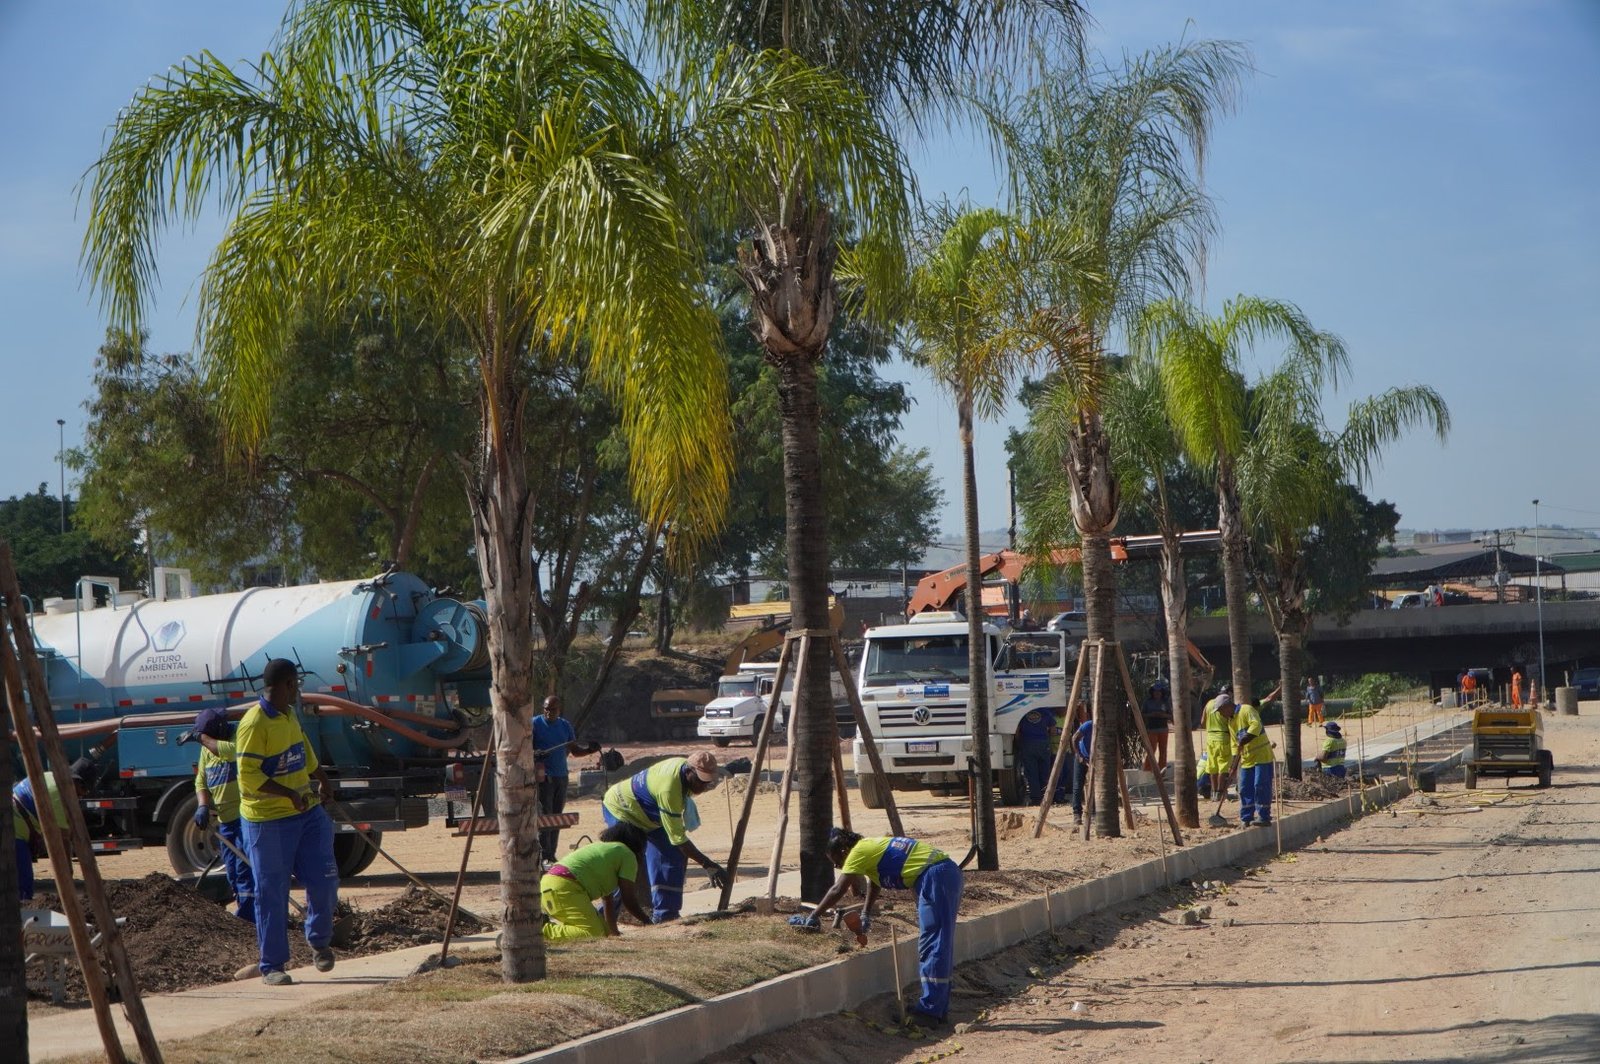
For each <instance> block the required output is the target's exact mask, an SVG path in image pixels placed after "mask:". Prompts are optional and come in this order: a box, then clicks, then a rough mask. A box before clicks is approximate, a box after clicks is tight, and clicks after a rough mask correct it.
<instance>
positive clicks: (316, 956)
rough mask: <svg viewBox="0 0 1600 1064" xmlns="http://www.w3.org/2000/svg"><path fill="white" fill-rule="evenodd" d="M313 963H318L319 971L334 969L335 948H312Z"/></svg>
mask: <svg viewBox="0 0 1600 1064" xmlns="http://www.w3.org/2000/svg"><path fill="white" fill-rule="evenodd" d="M311 963H312V964H314V965H316V968H317V971H319V972H331V971H333V950H332V949H331V948H330V947H328V946H323V947H322V948H321V949H314V950H312V951H311Z"/></svg>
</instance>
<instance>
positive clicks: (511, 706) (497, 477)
mask: <svg viewBox="0 0 1600 1064" xmlns="http://www.w3.org/2000/svg"><path fill="white" fill-rule="evenodd" d="M491 387H492V388H493V391H492V392H491V393H490V394H488V395H486V397H485V405H486V407H487V408H488V409H487V410H486V416H485V417H484V419H483V424H484V434H483V442H482V445H481V449H480V453H479V456H478V468H477V470H476V471H475V476H474V477H473V479H474V480H475V481H476V483H473V484H469V485H468V491H467V497H468V501H469V503H470V506H471V509H472V525H473V537H474V539H475V541H476V543H477V548H478V571H479V574H480V575H481V577H482V579H483V596H484V601H485V604H486V606H487V610H486V612H487V614H488V622H489V626H488V627H489V633H488V634H489V671H490V676H491V682H490V688H489V696H490V704H491V705H492V706H493V708H494V716H495V721H496V722H497V723H498V724H499V728H498V729H497V732H498V740H497V743H496V746H495V755H496V757H495V793H496V800H497V802H498V817H499V820H500V919H501V923H502V924H503V927H504V933H503V937H502V940H501V950H500V972H501V975H502V977H503V978H504V979H505V981H506V982H508V983H527V982H532V981H534V980H536V979H543V978H544V975H545V954H544V939H543V938H542V937H541V935H540V933H539V926H540V922H539V916H540V906H539V857H540V854H539V828H538V824H539V796H538V790H539V789H538V787H537V786H536V785H535V777H534V762H533V717H532V715H533V708H532V707H533V700H534V690H533V675H534V661H533V587H534V567H533V514H534V502H535V500H534V497H533V493H532V492H531V491H530V490H529V489H528V477H527V469H526V459H525V456H524V446H523V444H524V441H523V405H524V400H525V398H526V394H525V392H524V389H523V388H522V386H521V385H519V384H517V383H515V382H513V381H511V380H506V379H503V378H502V379H501V380H498V381H495V382H494V383H493V384H492V386H491Z"/></svg>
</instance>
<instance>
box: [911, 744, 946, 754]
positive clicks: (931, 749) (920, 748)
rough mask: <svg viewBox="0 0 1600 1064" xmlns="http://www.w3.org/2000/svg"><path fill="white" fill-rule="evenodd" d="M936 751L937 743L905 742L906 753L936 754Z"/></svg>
mask: <svg viewBox="0 0 1600 1064" xmlns="http://www.w3.org/2000/svg"><path fill="white" fill-rule="evenodd" d="M938 752H939V744H938V743H906V753H908V754H937V753H938Z"/></svg>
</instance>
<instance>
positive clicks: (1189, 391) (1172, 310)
mask: <svg viewBox="0 0 1600 1064" xmlns="http://www.w3.org/2000/svg"><path fill="white" fill-rule="evenodd" d="M1269 340H1282V341H1284V342H1285V343H1286V344H1287V355H1286V359H1285V362H1284V365H1283V372H1284V373H1286V374H1289V375H1291V376H1292V377H1293V378H1294V380H1295V381H1296V382H1297V387H1303V388H1306V389H1311V390H1314V391H1315V390H1320V389H1321V388H1322V387H1324V386H1325V385H1328V384H1333V383H1336V382H1337V379H1338V375H1339V374H1340V372H1342V371H1343V370H1344V369H1345V368H1346V366H1347V364H1348V359H1347V356H1346V354H1345V349H1344V344H1343V342H1342V341H1341V340H1340V339H1339V338H1338V337H1337V336H1334V335H1332V334H1330V333H1323V332H1318V331H1317V330H1316V329H1315V328H1313V327H1312V325H1311V323H1310V322H1309V321H1307V320H1306V316H1305V315H1304V314H1303V313H1302V312H1301V311H1300V308H1298V307H1296V306H1294V305H1293V304H1291V303H1283V302H1278V301H1276V300H1270V299H1262V298H1259V297H1255V296H1238V297H1237V298H1235V299H1232V300H1229V301H1228V302H1226V303H1224V304H1223V307H1222V314H1221V315H1220V316H1218V317H1215V318H1209V317H1206V316H1205V315H1204V314H1203V313H1201V312H1200V311H1199V310H1197V309H1196V308H1195V307H1193V306H1191V305H1190V304H1188V303H1184V302H1181V301H1178V300H1165V301H1162V302H1160V303H1156V304H1154V305H1152V306H1151V307H1150V308H1149V309H1148V310H1146V311H1145V313H1144V315H1143V316H1142V317H1141V319H1140V323H1139V327H1138V331H1137V338H1136V342H1137V344H1138V346H1139V347H1140V348H1141V349H1142V350H1144V351H1147V352H1149V353H1150V354H1151V355H1153V357H1155V358H1156V359H1157V360H1158V361H1159V363H1160V365H1161V378H1162V387H1163V390H1164V392H1165V393H1166V407H1167V411H1168V414H1169V416H1170V417H1171V418H1172V423H1173V424H1174V425H1175V426H1176V427H1177V430H1178V434H1179V436H1180V437H1181V438H1182V440H1183V446H1184V450H1185V451H1186V452H1187V454H1188V456H1189V460H1190V461H1191V462H1193V463H1194V464H1195V465H1196V466H1198V467H1199V468H1201V469H1203V470H1206V471H1207V472H1208V473H1209V475H1210V476H1211V478H1212V481H1213V483H1215V485H1216V489H1217V530H1218V531H1219V532H1220V533H1221V535H1222V581H1223V591H1224V593H1225V595H1226V597H1227V603H1228V656H1229V659H1230V663H1231V667H1232V672H1233V689H1234V691H1235V693H1236V696H1237V697H1238V698H1239V699H1241V700H1243V701H1248V700H1250V699H1251V697H1252V695H1251V689H1250V682H1251V680H1250V635H1249V626H1248V622H1249V616H1248V609H1247V605H1246V596H1247V595H1248V593H1249V585H1248V579H1249V577H1248V572H1247V566H1246V555H1247V553H1248V549H1249V547H1248V537H1247V535H1246V532H1247V529H1246V522H1245V518H1244V514H1243V512H1242V510H1241V504H1240V489H1239V471H1238V465H1239V461H1240V458H1241V455H1242V454H1243V453H1244V449H1245V446H1246V441H1247V431H1246V430H1247V429H1248V427H1249V426H1250V424H1251V420H1250V414H1249V409H1248V408H1249V400H1248V396H1247V393H1246V388H1245V377H1244V373H1243V370H1242V369H1241V359H1242V358H1243V355H1244V352H1245V351H1246V350H1248V349H1249V348H1251V347H1252V346H1253V345H1255V344H1257V343H1265V342H1267V341H1269ZM1290 693H1291V692H1285V694H1286V695H1287V694H1290Z"/></svg>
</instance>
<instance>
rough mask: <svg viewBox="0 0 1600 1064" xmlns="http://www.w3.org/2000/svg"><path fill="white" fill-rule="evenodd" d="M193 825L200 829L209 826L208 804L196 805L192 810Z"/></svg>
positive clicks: (209, 811)
mask: <svg viewBox="0 0 1600 1064" xmlns="http://www.w3.org/2000/svg"><path fill="white" fill-rule="evenodd" d="M194 826H195V827H197V828H199V829H200V830H201V831H207V830H209V829H210V827H211V807H210V806H209V805H201V806H196V807H195V811H194Z"/></svg>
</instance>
